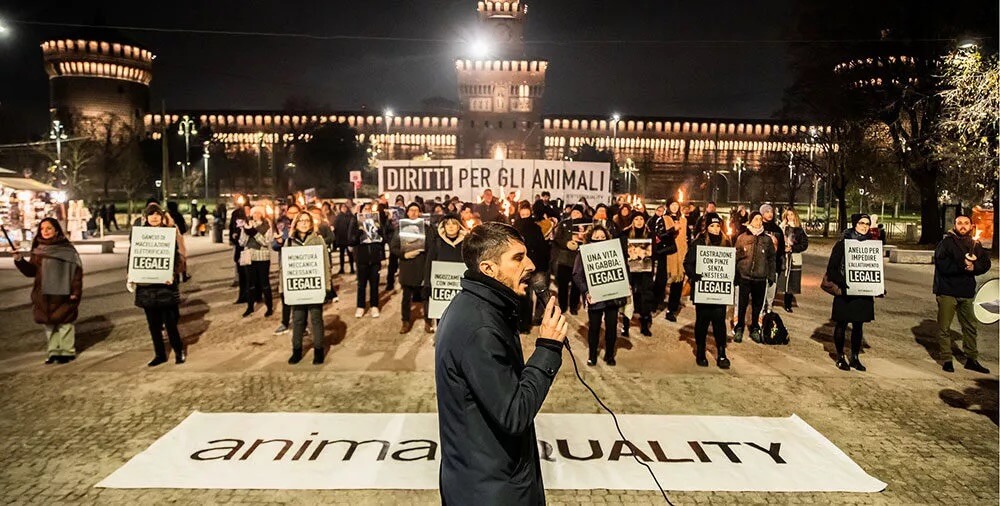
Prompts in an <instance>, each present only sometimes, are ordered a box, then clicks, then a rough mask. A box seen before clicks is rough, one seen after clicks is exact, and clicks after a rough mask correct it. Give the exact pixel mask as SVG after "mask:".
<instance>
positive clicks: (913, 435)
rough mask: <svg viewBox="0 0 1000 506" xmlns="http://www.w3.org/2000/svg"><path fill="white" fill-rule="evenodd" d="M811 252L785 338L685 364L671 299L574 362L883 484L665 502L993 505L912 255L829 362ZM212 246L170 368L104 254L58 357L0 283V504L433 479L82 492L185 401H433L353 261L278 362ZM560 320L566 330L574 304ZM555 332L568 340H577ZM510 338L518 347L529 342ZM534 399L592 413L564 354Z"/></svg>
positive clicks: (665, 409) (925, 277)
mask: <svg viewBox="0 0 1000 506" xmlns="http://www.w3.org/2000/svg"><path fill="white" fill-rule="evenodd" d="M828 251H829V246H828V245H827V246H823V245H820V244H817V245H816V246H814V248H813V250H812V251H811V252H810V253H808V254H807V255H806V267H805V276H804V286H805V291H806V293H805V294H803V295H802V296H800V297H799V298H798V299H799V300H798V306H797V307H796V308H795V312H794V313H793V314H791V315H783V316H786V317H785V320H786V324H787V325H788V327H789V330H790V332H791V336H792V343H791V344H790V345H789V346H779V347H766V346H761V345H758V344H755V343H752V342H748V341H744V342H743V343H740V344H731V345H730V356H731V358H732V359H733V369H731V370H730V371H728V372H727V371H720V370H719V369H717V368H715V367H714V366H713V367H709V368H704V369H703V368H698V367H696V366H695V365H694V360H693V351H692V350H693V335H692V332H693V318H694V314H693V313H694V311H693V309H692V308H690V307H687V308H685V309H683V310H682V311H681V314H680V319H679V321H678V322H677V323H668V322H666V321H665V320H663V319H662V317H661V316H659V315H658V317H657V318H656V321H655V324H654V327H653V331H654V336H653V337H641V336H638V337H636V336H633V337H632V338H631V339H624V340H622V341H621V345H620V352H619V355H618V366H617V367H615V368H610V367H607V366H603V364H602V365H601V366H597V367H594V368H585V369H586V370H584V371H582V372H583V374H584V375H585V377H586V378H587V380H588V382H589V383H591V385H592V386H593V387H594V388H595V389H596V390H597V391H598V392H599V393H600V394H601V396H602V398H603V399H604V400H605V401H606V402H607V403H608V404H609V405H610V406H612V407H613V408H614V409H615V410H616V411H617V412H620V413H653V414H660V413H662V414H702V415H747V416H750V415H756V416H788V415H789V414H791V413H796V414H798V415H799V416H801V417H802V418H803V419H804V420H805V421H806V422H808V423H809V424H810V425H812V426H813V427H815V428H816V429H817V430H819V431H820V432H821V433H823V434H824V435H825V436H826V437H827V438H829V439H830V440H831V441H832V442H833V443H834V444H836V445H837V446H838V447H840V448H841V449H842V450H843V451H844V452H846V453H847V454H848V455H849V456H850V457H851V458H852V459H854V460H855V461H856V462H857V463H858V464H859V465H861V467H862V468H864V469H865V470H866V471H867V472H868V473H870V474H872V475H873V476H875V477H876V478H879V479H881V480H882V481H885V482H887V483H888V488H887V489H886V490H885V491H884V492H882V493H878V494H840V493H815V494H782V493H731V492H727V493H705V492H700V493H692V492H683V493H682V492H674V493H671V494H670V496H671V499H672V500H673V501H674V503H675V504H767V503H782V504H785V503H790V504H804V503H816V504H831V503H833V504H942V503H958V504H991V505H995V504H997V503H998V500H1000V497H998V432H997V391H998V382H997V376H996V375H995V374H991V375H979V374H975V373H971V372H969V371H966V370H964V369H961V367H959V370H958V371H957V372H956V373H954V374H952V375H948V374H946V373H943V372H942V371H941V370H940V366H939V365H938V364H937V363H936V362H935V360H934V358H933V355H934V354H935V353H936V349H937V347H936V344H935V343H936V339H935V337H936V331H935V327H936V324H935V322H934V318H935V307H934V300H933V297H932V296H931V295H930V283H931V269H930V267H929V266H899V265H889V266H888V267H887V273H886V274H887V279H888V281H889V285H888V290H889V296H888V297H887V298H885V299H880V300H879V301H878V302H877V303H876V307H877V320H876V322H874V323H873V324H871V325H869V326H866V340H867V344H868V345H869V348H867V349H866V352H865V354H864V355H863V360H864V361H865V363H866V365H868V367H869V372H867V373H858V372H854V371H852V372H849V373H847V372H842V371H839V370H837V369H836V368H835V367H834V366H833V363H832V359H831V358H830V356H829V355H828V353H829V352H830V350H831V349H832V344H831V341H832V338H831V332H832V327H831V326H830V325H828V324H827V319H828V317H829V305H830V298H829V297H828V296H827V295H826V294H825V293H822V292H821V291H820V290H819V289H818V288H817V285H818V283H819V279H820V277H821V273H822V267H821V266H825V261H826V255H827V253H828ZM230 260H231V256H229V255H228V254H226V253H215V254H208V255H204V256H200V257H196V258H193V259H192V260H191V262H190V271H191V272H192V274H193V275H194V279H193V280H192V281H191V282H189V283H186V284H185V285H184V286H183V289H184V299H185V301H184V304H183V306H182V314H183V322H182V326H181V331H182V335H184V336H185V340H186V342H187V344H188V347H189V361H188V363H187V364H184V365H180V366H177V365H174V364H173V363H172V362H171V363H168V364H166V365H163V366H160V367H158V368H156V369H149V368H147V367H145V363H146V361H148V360H149V359H150V357H151V355H152V351H151V346H150V344H149V337H148V333H147V330H146V328H145V320H144V318H143V317H142V312H141V311H140V310H139V309H138V308H135V307H134V306H133V305H132V301H131V297H130V296H129V294H127V293H125V290H124V272H123V271H121V270H115V271H107V272H101V273H96V274H93V275H89V276H87V277H86V279H85V286H86V289H85V295H84V302H83V307H82V310H81V315H80V320H79V322H78V323H79V327H78V337H77V343H78V348H77V349H78V351H79V359H78V360H76V361H75V362H73V363H71V364H68V365H52V366H45V365H42V361H43V360H44V352H43V349H44V345H43V337H42V332H41V330H40V328H39V327H38V326H37V325H35V324H34V323H33V322H32V321H31V312H30V306H29V305H28V290H27V288H10V289H7V290H5V291H4V292H3V293H2V295H0V322H3V332H2V335H0V405H2V408H0V410H2V411H0V502H2V503H4V504H60V503H99V504H169V503H177V504H221V503H233V504H273V503H290V504H316V503H325V504H351V505H358V504H433V503H436V502H437V498H438V496H437V494H436V492H434V491H386V490H353V491H285V490H282V491H275V490H111V489H98V488H94V484H95V483H97V482H98V481H99V480H101V479H102V478H104V477H105V476H107V475H108V474H110V473H111V472H112V471H114V470H115V469H117V468H118V467H119V466H121V465H122V464H124V463H125V462H126V461H127V460H128V459H129V458H131V457H133V456H134V455H135V454H137V453H138V452H140V451H142V450H143V449H145V448H146V447H148V446H149V445H150V444H151V443H152V442H153V441H155V440H156V439H157V438H159V437H160V436H161V435H163V434H164V433H165V432H167V431H168V430H170V429H171V428H173V427H174V426H176V425H177V424H178V423H179V422H180V421H181V420H182V419H184V418H185V417H186V416H187V415H188V414H189V413H190V412H191V411H194V410H201V411H214V412H224V411H247V412H263V411H329V412H430V411H434V410H435V406H436V403H435V397H434V380H433V372H432V369H433V345H432V337H431V335H429V334H425V333H423V329H422V326H417V328H415V329H414V330H413V331H411V332H410V333H409V334H407V335H400V334H398V329H399V297H400V295H399V292H398V291H397V292H390V293H389V294H386V295H384V296H383V301H384V308H385V309H384V311H383V313H382V317H381V318H380V319H372V318H369V317H367V316H366V317H365V318H364V319H362V320H356V319H354V317H353V311H354V304H353V301H354V294H355V287H354V284H355V283H354V279H353V276H346V275H345V276H341V277H340V278H339V279H340V291H341V292H340V296H341V302H339V303H337V304H335V305H332V306H331V307H329V308H328V310H327V312H326V323H327V328H328V329H329V330H328V335H329V336H330V337H332V339H333V341H334V346H333V348H332V350H331V355H330V356H329V359H328V362H327V363H326V364H325V365H323V366H313V365H312V364H310V363H308V362H309V360H308V357H307V359H306V360H304V361H303V363H301V364H299V365H297V366H289V365H288V364H286V362H285V359H286V358H287V354H288V352H289V346H290V345H289V335H284V336H272V335H271V332H272V330H273V329H274V327H275V326H276V325H277V324H278V318H277V316H274V317H271V318H268V319H264V317H263V308H261V309H259V310H258V312H257V313H256V314H255V315H254V316H253V317H251V318H247V319H241V318H240V317H239V315H240V313H241V312H242V310H243V307H242V306H235V305H233V304H232V301H233V300H235V298H236V294H235V289H234V288H231V287H230V282H231V279H232V272H233V271H232V264H231V262H230ZM17 275H18V274H17V273H16V272H12V271H0V286H16V285H15V284H14V283H11V279H10V278H11V277H13V276H17ZM993 276H994V277H995V276H996V272H995V270H994V273H993ZM582 316H583V315H582V314H581V317H582ZM576 324H577V326H578V329H580V330H583V321H582V320H581V319H580V318H576ZM955 328H956V329H957V328H958V327H957V323H956V326H955ZM573 339H574V343H575V344H576V346H574V350H575V351H576V353H577V354H578V355H582V354H583V353H585V352H584V350H585V348H586V344H585V338H584V337H583V336H581V335H574V336H573ZM524 342H525V343H527V346H526V347H527V348H530V347H531V346H532V345H531V342H532V340H531V339H525V340H524ZM997 344H998V343H997V326H996V325H992V326H983V327H981V328H980V349H981V350H982V354H983V357H982V359H983V362H984V364H985V365H986V366H987V367H990V368H991V369H992V370H994V371H996V370H997ZM528 352H530V349H529V350H528ZM565 358H566V359H567V361H568V358H569V357H568V355H567V356H566V357H565ZM581 365H582V364H581ZM543 410H544V411H547V412H553V413H560V412H562V413H598V412H600V408H599V407H598V406H597V405H596V404H595V403H594V401H593V399H592V398H591V397H590V395H589V394H588V393H587V392H586V391H585V390H584V389H583V387H582V386H581V385H580V384H579V383H578V382H577V381H576V378H575V377H574V376H573V369H572V366H571V364H568V363H567V364H565V365H564V367H563V370H562V371H561V372H560V375H559V378H558V379H557V381H556V383H555V385H554V387H553V389H552V392H551V393H550V395H549V397H548V400H547V401H546V404H545V406H544V408H543ZM636 472H645V471H644V470H643V469H641V468H638V467H637V470H636ZM548 499H549V502H550V504H580V503H584V504H592V503H621V504H659V503H661V502H662V500H661V499H660V497H659V495H658V494H655V493H651V492H638V491H625V492H622V491H608V490H584V491H560V490H553V491H549V492H548Z"/></svg>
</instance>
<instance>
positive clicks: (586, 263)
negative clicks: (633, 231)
mask: <svg viewBox="0 0 1000 506" xmlns="http://www.w3.org/2000/svg"><path fill="white" fill-rule="evenodd" d="M580 258H581V260H582V261H583V272H584V274H585V275H586V276H587V290H588V293H589V294H590V300H591V302H604V301H606V300H611V299H617V298H619V297H628V295H629V293H631V290H630V288H629V284H628V273H627V272H626V271H625V255H623V254H622V243H621V241H618V240H616V239H611V240H607V241H600V242H594V243H590V244H582V245H580Z"/></svg>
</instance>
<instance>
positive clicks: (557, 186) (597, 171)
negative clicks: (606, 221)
mask: <svg viewBox="0 0 1000 506" xmlns="http://www.w3.org/2000/svg"><path fill="white" fill-rule="evenodd" d="M378 165H379V167H378V191H379V193H388V194H389V195H390V196H391V197H392V198H390V199H389V200H390V201H392V200H393V199H394V198H395V196H396V195H402V196H403V197H404V198H405V199H406V201H407V202H412V201H413V199H414V197H417V196H420V197H423V198H425V199H428V200H429V199H431V198H434V197H441V198H444V196H445V195H448V196H449V197H454V196H458V198H460V199H462V201H463V202H477V201H478V198H479V196H480V195H482V193H483V191H484V190H486V189H487V188H489V189H491V190H493V195H494V196H496V197H499V198H501V199H502V198H505V197H506V195H507V193H506V192H520V193H521V196H520V198H521V199H523V200H528V201H533V200H534V198H535V195H536V194H541V193H542V191H546V190H547V191H549V193H550V194H551V195H552V198H553V199H560V198H561V199H563V201H564V202H569V203H576V202H578V201H579V200H580V199H581V198H585V199H587V202H589V203H590V205H592V206H593V205H597V204H599V203H601V202H604V203H608V202H610V200H611V165H610V164H608V163H603V162H567V161H562V160H524V159H508V160H488V159H475V160H471V159H464V160H427V161H419V160H384V161H379V164H378Z"/></svg>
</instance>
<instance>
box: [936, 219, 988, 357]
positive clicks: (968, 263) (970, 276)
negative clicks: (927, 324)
mask: <svg viewBox="0 0 1000 506" xmlns="http://www.w3.org/2000/svg"><path fill="white" fill-rule="evenodd" d="M972 231H973V227H972V221H971V220H970V219H969V216H968V215H966V214H959V215H958V216H956V217H955V227H954V228H952V229H951V230H950V231H949V232H948V233H947V234H945V236H944V238H943V239H941V242H939V243H938V245H937V249H935V250H934V295H936V296H937V306H938V314H937V321H938V327H939V331H940V334H939V338H938V343H939V344H940V349H939V353H940V358H941V359H943V360H944V364H943V365H942V369H944V370H945V371H947V372H955V366H954V365H952V363H951V357H952V352H951V344H952V339H951V322H952V320H953V319H954V318H955V315H958V323H959V324H960V325H961V326H962V348H963V350H964V352H965V368H966V369H969V370H971V371H976V372H981V373H983V374H989V372H990V370H989V369H987V368H985V367H983V366H982V365H981V364H980V363H979V346H978V343H977V337H978V336H977V330H976V315H975V313H974V311H973V303H974V300H975V297H976V276H978V275H980V274H984V273H986V272H988V271H989V270H990V266H991V262H990V256H989V252H987V251H986V250H985V249H983V246H982V245H981V244H979V241H976V240H975V239H973V237H972Z"/></svg>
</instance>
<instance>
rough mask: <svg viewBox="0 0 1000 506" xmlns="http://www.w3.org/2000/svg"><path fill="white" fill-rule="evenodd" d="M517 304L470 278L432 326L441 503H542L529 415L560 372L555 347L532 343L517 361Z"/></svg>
mask: <svg viewBox="0 0 1000 506" xmlns="http://www.w3.org/2000/svg"><path fill="white" fill-rule="evenodd" d="M517 315H518V297H517V295H515V294H514V292H513V291H512V290H510V289H509V288H507V287H506V286H504V285H502V284H500V283H499V282H497V281H495V280H493V279H492V278H488V277H486V276H483V275H482V274H480V273H478V272H473V271H467V272H466V273H465V277H464V278H463V279H462V291H461V292H459V294H458V295H456V296H455V298H454V299H452V301H451V304H449V305H448V309H446V310H445V312H444V315H442V317H441V322H440V324H439V325H438V331H437V336H438V341H437V345H436V346H435V348H434V364H435V367H434V379H435V384H436V387H437V399H438V423H439V427H440V435H441V474H440V488H441V501H442V503H443V504H451V505H462V506H464V505H475V506H486V505H493V504H495V505H511V504H517V505H525V504H531V505H534V504H545V489H544V487H543V485H542V471H541V466H540V464H539V458H538V443H537V440H536V438H535V424H534V419H535V414H536V413H538V410H539V409H540V408H541V406H542V402H544V401H545V396H546V395H547V394H548V391H549V388H550V387H551V386H552V381H553V380H554V379H555V376H556V373H557V372H558V371H559V367H560V366H561V365H562V343H560V342H558V341H553V340H550V339H538V340H536V342H535V351H534V353H533V354H532V355H531V357H530V358H529V359H528V361H527V363H525V361H524V355H523V352H522V350H521V340H520V336H519V335H518V332H517V326H518V316H517Z"/></svg>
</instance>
